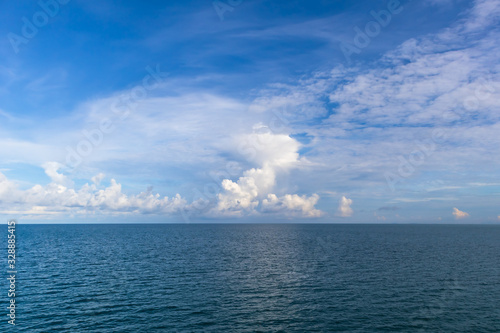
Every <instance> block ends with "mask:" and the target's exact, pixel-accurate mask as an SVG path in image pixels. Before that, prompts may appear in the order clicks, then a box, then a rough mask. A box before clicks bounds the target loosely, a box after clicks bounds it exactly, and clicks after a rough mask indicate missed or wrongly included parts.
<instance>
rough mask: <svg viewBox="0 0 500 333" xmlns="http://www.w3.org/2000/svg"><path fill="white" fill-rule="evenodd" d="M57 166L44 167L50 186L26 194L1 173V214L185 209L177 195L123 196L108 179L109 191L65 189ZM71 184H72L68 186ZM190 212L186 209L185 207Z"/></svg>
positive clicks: (36, 186) (90, 188) (147, 192)
mask: <svg viewBox="0 0 500 333" xmlns="http://www.w3.org/2000/svg"><path fill="white" fill-rule="evenodd" d="M57 168H58V165H57V164H53V163H49V164H47V165H46V170H49V171H48V174H50V175H51V176H52V177H53V182H51V183H50V184H48V185H45V186H42V185H38V184H37V185H35V186H33V187H31V188H29V189H27V190H20V189H18V188H17V186H16V185H15V184H14V183H13V182H11V181H9V180H8V179H7V178H6V177H5V175H3V174H2V173H0V201H1V203H2V206H3V207H1V208H3V211H14V210H12V209H11V208H7V207H13V206H15V207H18V208H19V209H17V210H16V211H18V212H23V214H28V215H31V214H35V213H36V214H38V215H43V214H58V213H69V214H71V213H80V212H82V211H84V212H92V211H93V212H96V211H98V212H100V213H103V214H107V213H113V212H129V213H139V214H172V213H177V212H179V211H180V210H181V209H184V208H186V207H188V205H187V203H186V200H184V199H182V198H181V196H180V195H179V194H177V195H175V196H174V197H173V198H167V197H161V196H160V195H159V194H157V193H156V194H153V193H151V191H146V192H141V193H139V194H138V195H126V194H124V193H123V192H122V187H121V184H119V183H117V182H116V181H115V180H114V179H111V184H110V185H109V186H108V187H104V188H98V187H97V186H96V184H93V185H89V184H85V185H83V186H82V187H81V188H80V189H74V188H68V187H66V186H64V185H63V184H61V183H62V182H68V183H69V181H67V179H66V178H65V177H62V175H61V174H59V173H58V172H57ZM71 183H72V182H71ZM188 208H189V207H188Z"/></svg>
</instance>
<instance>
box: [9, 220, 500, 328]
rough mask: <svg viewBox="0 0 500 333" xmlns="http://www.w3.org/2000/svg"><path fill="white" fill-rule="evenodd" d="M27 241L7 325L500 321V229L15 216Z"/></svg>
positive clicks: (443, 324)
mask: <svg viewBox="0 0 500 333" xmlns="http://www.w3.org/2000/svg"><path fill="white" fill-rule="evenodd" d="M4 228H5V231H4V233H3V234H4V236H2V238H1V239H2V241H3V242H4V244H6V234H7V232H6V229H7V227H6V226H5V227H4ZM17 240H18V258H17V266H18V280H17V293H16V294H17V295H16V296H17V298H16V302H17V309H16V310H17V311H16V323H17V325H16V327H15V329H12V327H9V326H8V324H7V316H6V315H2V317H3V318H4V320H3V321H4V322H2V323H1V324H0V331H1V332H11V331H12V332H14V331H16V332H17V331H19V332H99V333H101V332H146V333H148V332H500V274H499V272H500V226H492V225H474V226H471V225H301V224H279V225H266V224H258V225H252V224H243V225H236V224H232V225H228V224H210V225H208V224H184V225H168V224H167V225H152V224H149V225H18V226H17ZM2 248H4V247H3V246H2ZM4 253H5V255H2V257H3V260H4V261H3V262H2V263H3V266H2V267H6V250H5V251H4ZM6 270H7V269H6V268H5V269H3V268H2V276H6ZM1 288H2V290H1V291H0V293H1V296H2V298H1V299H2V304H3V305H4V306H2V308H3V309H4V310H2V311H3V312H4V313H5V314H6V313H7V309H6V306H7V303H6V302H7V301H8V299H7V289H8V286H7V282H6V279H2V284H1Z"/></svg>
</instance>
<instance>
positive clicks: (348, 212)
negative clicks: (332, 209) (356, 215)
mask: <svg viewBox="0 0 500 333" xmlns="http://www.w3.org/2000/svg"><path fill="white" fill-rule="evenodd" d="M351 205H352V200H351V199H348V198H346V197H345V196H343V197H342V198H341V199H340V201H339V207H338V209H337V215H338V216H341V217H350V216H352V214H353V210H352V208H351Z"/></svg>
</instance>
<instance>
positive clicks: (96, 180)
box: [91, 172, 104, 186]
mask: <svg viewBox="0 0 500 333" xmlns="http://www.w3.org/2000/svg"><path fill="white" fill-rule="evenodd" d="M103 179H104V174H103V173H102V172H100V173H99V174H97V175H95V176H94V177H92V178H91V180H92V181H93V182H94V184H95V185H96V186H99V184H100V183H101V181H102V180H103Z"/></svg>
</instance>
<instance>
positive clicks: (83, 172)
mask: <svg viewBox="0 0 500 333" xmlns="http://www.w3.org/2000/svg"><path fill="white" fill-rule="evenodd" d="M0 6H1V7H0V16H1V19H2V22H3V24H2V26H1V27H0V30H1V31H0V35H1V36H3V37H2V38H1V39H0V57H1V58H2V61H1V63H0V156H2V158H1V160H0V215H2V216H3V217H4V219H7V218H12V217H15V218H18V219H19V220H21V221H25V222H30V223H37V222H44V223H48V222H121V221H122V222H186V221H189V222H214V221H222V222H234V221H242V222H274V221H280V222H281V221H283V222H308V223H314V222H318V223H319V222H321V223H323V222H333V223H379V222H383V223H498V222H499V221H500V205H499V199H500V177H499V176H500V172H499V168H498V165H499V157H498V156H499V154H498V153H499V149H500V148H499V147H500V145H499V143H500V142H499V141H500V140H499V135H498V133H499V130H500V119H499V114H498V109H499V106H500V102H499V101H500V99H499V98H498V97H499V91H500V83H499V82H500V81H499V79H500V75H499V74H500V61H499V60H498V56H497V54H498V52H499V51H500V50H499V46H498V42H497V41H498V40H499V37H500V34H499V32H500V29H499V19H498V18H499V17H500V15H499V14H500V1H498V0H477V1H462V0H426V1H400V2H399V1H394V0H390V1H351V2H347V1H250V0H243V1H236V0H233V1H227V0H226V1H224V0H223V1H216V2H212V1H169V2H168V3H165V2H162V1H148V2H144V1H142V2H139V1H124V2H122V3H120V4H116V3H114V2H111V1H102V2H99V3H90V2H88V1H77V0H70V1H67V0H60V1H56V0H48V1H40V2H38V3H37V2H28V1H23V2H20V3H19V2H18V3H14V2H4V3H2V4H1V5H0Z"/></svg>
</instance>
